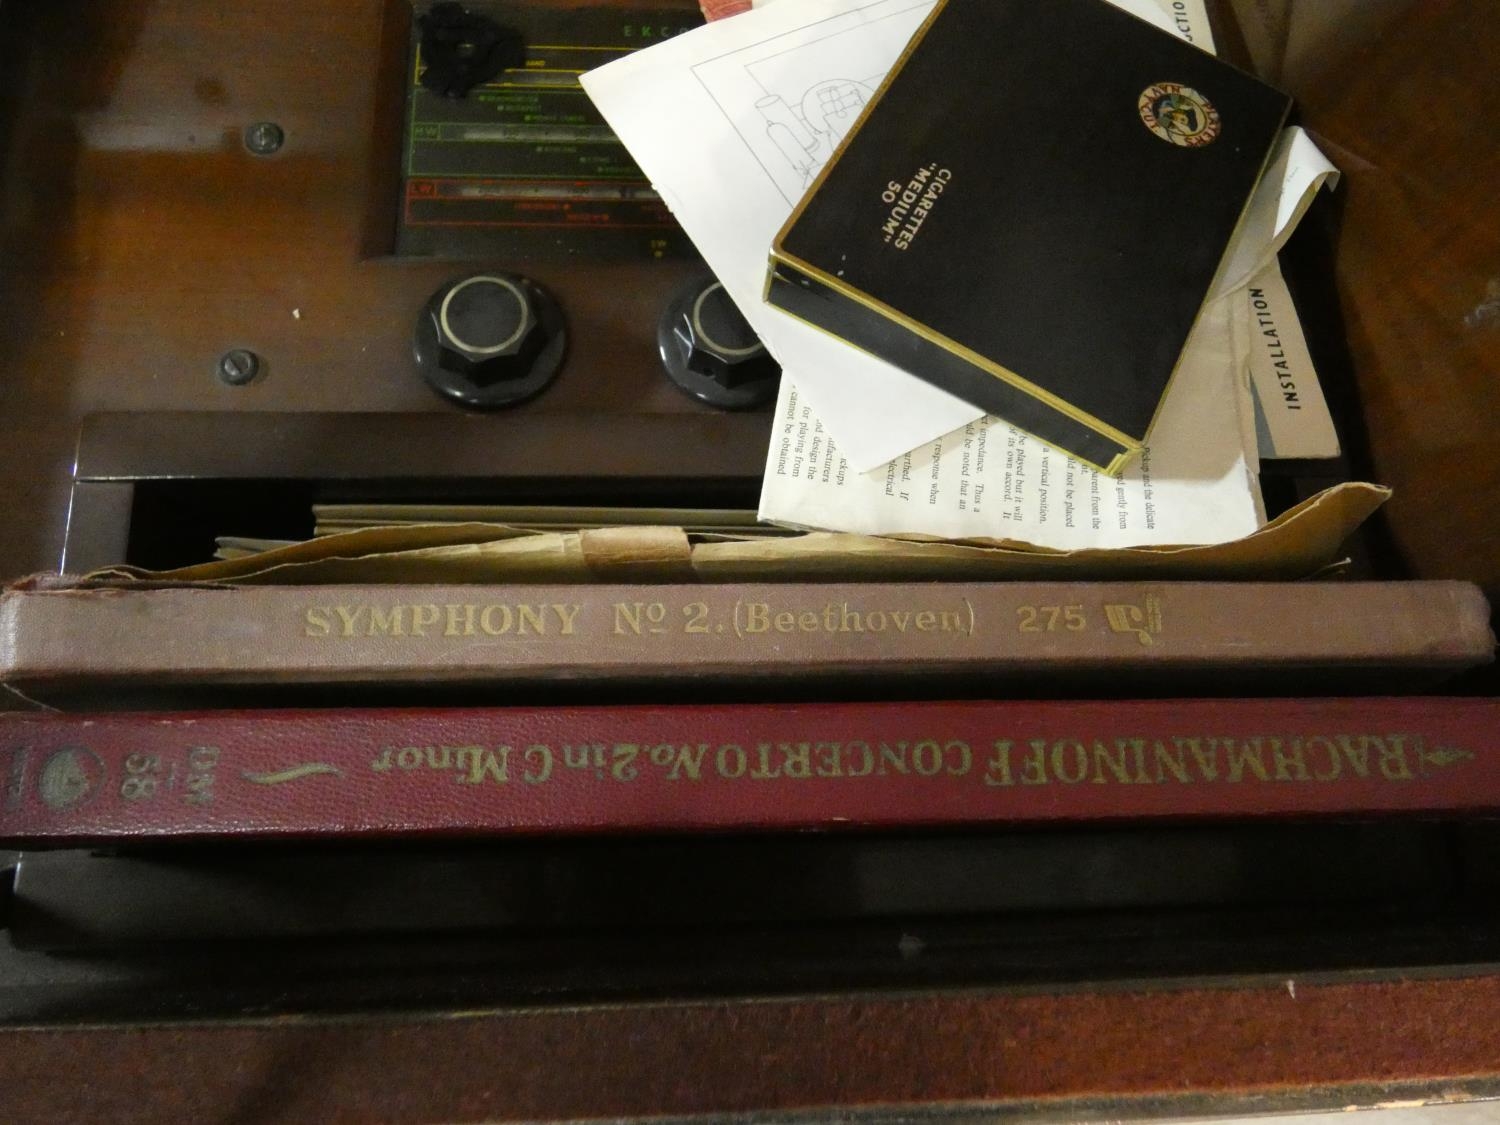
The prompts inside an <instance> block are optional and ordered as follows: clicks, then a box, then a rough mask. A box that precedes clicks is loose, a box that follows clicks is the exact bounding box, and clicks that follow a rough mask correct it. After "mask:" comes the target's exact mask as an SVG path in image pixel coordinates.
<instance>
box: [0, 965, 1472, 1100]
mask: <svg viewBox="0 0 1500 1125" xmlns="http://www.w3.org/2000/svg"><path fill="white" fill-rule="evenodd" d="M1497 1010H1500V978H1495V977H1474V978H1468V979H1463V978H1458V979H1428V980H1404V981H1367V982H1363V983H1357V984H1355V983H1348V984H1330V983H1317V982H1312V981H1306V980H1300V981H1284V980H1263V981H1255V982H1241V983H1239V984H1233V983H1227V982H1226V983H1220V984H1202V983H1199V984H1196V985H1184V986H1182V987H1159V988H1154V989H1147V988H1141V987H1134V988H1131V987H1121V988H1118V989H1114V990H1105V991H1091V992H1066V991H1064V992H1061V993H1053V994H1045V995H1044V994H1029V995H1028V994H1017V993H1000V992H997V993H984V992H980V993H967V994H944V993H934V992H928V993H920V994H915V995H908V996H893V997H883V998H882V997H871V996H850V997H843V998H823V999H795V1000H764V1001H718V1002H715V1001H710V1002H703V1003H685V1004H640V1005H626V1006H620V1007H583V1008H574V1009H565V1010H556V1009H554V1010H545V1009H539V1010H508V1011H497V1012H488V1013H486V1012H471V1013H454V1014H450V1015H435V1016H430V1017H426V1018H421V1017H417V1018H413V1017H406V1018H394V1017H391V1018H381V1017H364V1018H360V1019H357V1020H345V1021H338V1020H321V1019H320V1020H294V1021H285V1020H283V1021H264V1022H259V1023H246V1024H199V1025H167V1026H157V1027H152V1026H149V1025H147V1026H141V1027H135V1028H116V1029H80V1030H42V1029H39V1030H19V1031H12V1032H6V1033H4V1034H0V1047H3V1049H0V1089H3V1090H4V1095H3V1099H4V1103H5V1104H6V1105H7V1106H9V1107H10V1109H11V1113H10V1115H9V1116H10V1117H11V1118H12V1119H15V1120H28V1121H68V1122H74V1123H78V1125H84V1123H88V1122H95V1121H99V1122H110V1123H111V1125H144V1123H147V1122H184V1121H203V1122H207V1121H226V1122H227V1121H235V1122H239V1121H243V1122H257V1123H259V1122H317V1123H320V1125H333V1123H336V1122H363V1121H381V1122H388V1123H392V1125H397V1123H400V1125H406V1123H417V1122H447V1123H460V1122H476V1123H477V1122H509V1121H538V1120H544V1119H545V1120H560V1121H579V1120H629V1119H637V1118H653V1119H660V1118H667V1119H673V1118H678V1117H686V1116H698V1117H700V1118H701V1119H703V1120H712V1121H723V1120H725V1118H726V1117H727V1116H729V1115H732V1114H759V1115H762V1117H761V1118H760V1119H772V1120H785V1115H802V1116H803V1118H804V1119H805V1120H809V1121H827V1120H831V1119H833V1118H834V1117H835V1116H837V1117H838V1119H839V1120H848V1119H851V1118H850V1116H849V1115H851V1114H854V1113H858V1112H859V1111H866V1112H875V1111H881V1110H885V1111H886V1112H887V1113H888V1114H889V1115H890V1117H889V1118H887V1120H889V1119H895V1118H897V1115H898V1114H899V1113H900V1112H901V1110H903V1109H905V1111H906V1113H907V1114H910V1113H912V1111H914V1110H915V1111H916V1112H917V1113H918V1114H920V1113H921V1112H923V1111H926V1112H928V1113H931V1114H932V1115H933V1118H934V1120H944V1119H948V1118H949V1116H950V1115H952V1114H955V1113H961V1112H963V1111H968V1112H970V1113H973V1114H975V1115H976V1116H975V1118H974V1119H975V1120H986V1121H993V1120H998V1119H1003V1118H1004V1117H1006V1116H1008V1115H1015V1116H1016V1117H1017V1118H1018V1119H1021V1120H1061V1121H1069V1120H1071V1121H1077V1120H1110V1119H1113V1120H1118V1119H1121V1118H1124V1117H1135V1116H1137V1115H1141V1114H1143V1113H1151V1114H1152V1115H1153V1116H1154V1115H1163V1114H1167V1113H1174V1112H1175V1113H1191V1114H1195V1115H1196V1114H1201V1113H1204V1112H1214V1111H1216V1112H1219V1113H1226V1112H1232V1111H1234V1110H1236V1109H1238V1110H1239V1111H1240V1112H1255V1111H1257V1110H1258V1111H1265V1110H1268V1109H1274V1108H1278V1107H1282V1106H1286V1105H1295V1106H1300V1107H1303V1108H1319V1109H1337V1108H1340V1107H1342V1106H1345V1105H1349V1104H1360V1103H1362V1104H1366V1105H1368V1104H1371V1103H1372V1102H1376V1101H1387V1102H1389V1101H1410V1100H1413V1099H1416V1100H1420V1099H1421V1098H1423V1097H1428V1098H1437V1097H1443V1096H1447V1097H1450V1098H1457V1097H1463V1096H1465V1095H1466V1094H1467V1095H1470V1096H1472V1095H1474V1094H1475V1093H1482V1092H1484V1091H1485V1090H1486V1089H1489V1088H1491V1087H1493V1085H1494V1083H1495V1081H1496V1079H1497V1077H1500V1021H1496V1020H1495V1019H1494V1013H1495V1012H1496V1011H1497ZM1216 1096H1217V1097H1219V1098H1223V1099H1225V1100H1223V1101H1220V1102H1217V1103H1216V1104H1215V1103H1211V1102H1210V1103H1205V1101H1204V1099H1206V1098H1208V1099H1212V1098H1215V1097H1216ZM1235 1097H1239V1098H1241V1099H1243V1100H1241V1101H1240V1102H1238V1103H1236V1102H1235V1101H1234V1100H1233V1098H1235ZM1195 1099H1196V1100H1195ZM853 1119H856V1120H857V1118H853ZM899 1119H901V1120H911V1119H912V1118H911V1117H910V1116H903V1117H900V1118H899Z"/></svg>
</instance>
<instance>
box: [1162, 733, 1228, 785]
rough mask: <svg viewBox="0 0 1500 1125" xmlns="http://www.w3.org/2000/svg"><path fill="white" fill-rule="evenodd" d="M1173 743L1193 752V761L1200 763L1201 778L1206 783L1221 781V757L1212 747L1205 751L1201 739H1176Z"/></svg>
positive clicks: (1199, 774)
mask: <svg viewBox="0 0 1500 1125" xmlns="http://www.w3.org/2000/svg"><path fill="white" fill-rule="evenodd" d="M1172 741H1173V742H1174V743H1176V744H1177V745H1178V746H1179V747H1186V748H1187V749H1188V750H1189V751H1191V753H1192V755H1193V761H1195V762H1197V763H1198V776H1199V777H1201V778H1203V780H1204V781H1218V780H1219V756H1218V755H1217V754H1215V753H1214V748H1213V747H1212V746H1210V747H1209V748H1208V749H1206V750H1205V749H1204V747H1203V740H1202V739H1201V738H1174V739H1173V740H1172Z"/></svg>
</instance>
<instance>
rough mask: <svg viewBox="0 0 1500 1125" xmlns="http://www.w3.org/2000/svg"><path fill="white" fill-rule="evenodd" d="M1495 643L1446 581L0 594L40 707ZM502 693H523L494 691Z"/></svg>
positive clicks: (1344, 657) (1307, 673) (1354, 662)
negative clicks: (296, 691) (321, 688)
mask: <svg viewBox="0 0 1500 1125" xmlns="http://www.w3.org/2000/svg"><path fill="white" fill-rule="evenodd" d="M1494 644H1495V638H1494V635H1493V634H1492V633H1491V631H1490V610H1489V606H1488V604H1487V603H1486V601H1485V599H1484V596H1483V594H1482V593H1481V592H1480V591H1479V589H1478V588H1477V587H1476V586H1473V585H1472V584H1469V583H1464V582H1441V581H1431V582H1287V583H1255V582H1178V583H1173V582H1098V583H1095V582H1088V583H1080V582H954V583H943V582H934V583H912V584H894V583H785V584H754V583H744V584H738V583H736V584H725V585H667V586H578V585H572V586H499V585H497V586H483V585H466V586H422V585H374V586H361V585H351V586H301V587H299V586H266V587H242V588H235V589H215V588H171V589H131V588H124V589H118V588H111V589H68V590H24V589H23V590H14V591H11V592H9V593H6V594H4V595H0V683H7V684H9V685H10V686H11V687H12V689H13V690H14V691H17V692H19V693H21V694H22V695H24V696H27V697H28V698H37V699H41V700H43V701H46V700H47V699H48V698H49V694H48V693H49V692H52V691H56V692H57V693H58V694H57V696H56V698H57V699H60V700H61V699H66V698H67V697H68V693H69V692H70V691H74V692H76V691H78V689H85V690H87V689H91V688H96V687H99V686H105V685H111V684H117V685H120V686H122V687H124V688H138V689H141V690H152V689H155V690H161V689H162V688H163V687H165V686H170V685H187V686H193V685H196V686H199V687H207V688H216V687H219V686H221V685H226V684H238V685H261V686H265V685H279V684H323V685H329V684H344V685H351V684H367V685H369V684H376V685H381V687H382V688H384V687H387V686H391V685H398V684H401V685H420V684H431V683H440V684H469V685H498V684H507V683H509V684H518V685H519V684H538V683H556V682H567V681H572V682H575V683H578V682H583V683H587V684H588V685H589V686H590V687H592V686H593V685H596V684H598V683H600V682H605V681H613V682H629V683H639V682H644V681H656V682H664V683H667V684H669V685H671V687H672V688H673V690H674V692H676V693H679V694H680V693H681V691H682V690H684V689H687V688H688V687H689V685H692V684H695V683H702V682H721V683H724V682H730V683H741V682H746V681H764V680H780V681H781V682H783V683H787V682H791V683H798V684H801V683H809V682H819V681H824V680H829V679H842V680H843V681H844V682H849V681H851V680H853V681H856V682H858V681H859V680H861V679H862V678H866V677H876V676H881V675H884V676H889V677H900V678H901V679H902V680H903V681H905V680H908V679H909V678H910V677H912V676H922V675H925V676H928V677H933V676H951V675H954V674H966V675H968V676H970V677H984V678H986V680H987V682H992V683H994V684H997V685H998V684H1000V683H1002V682H1007V683H1014V682H1017V681H1035V680H1036V679H1038V678H1044V679H1048V682H1051V683H1054V684H1055V683H1056V682H1059V681H1058V677H1059V676H1065V675H1075V676H1077V675H1086V676H1089V677H1092V678H1093V679H1094V680H1098V679H1101V678H1102V679H1105V680H1106V681H1107V680H1108V678H1109V677H1110V676H1112V675H1113V676H1118V675H1119V674H1125V673H1128V674H1130V675H1132V676H1133V677H1135V679H1136V680H1137V681H1141V680H1145V681H1147V682H1148V683H1155V684H1156V685H1157V690H1156V691H1150V692H1144V693H1143V694H1156V695H1178V694H1193V692H1191V691H1187V690H1186V689H1185V688H1174V687H1173V686H1172V685H1173V684H1175V683H1177V682H1178V680H1179V679H1180V678H1181V677H1183V676H1184V675H1190V674H1195V673H1196V674H1197V675H1198V676H1199V677H1200V679H1201V678H1204V676H1205V674H1206V675H1207V676H1208V677H1212V676H1216V675H1217V674H1218V673H1220V672H1225V671H1228V672H1235V673H1237V674H1239V675H1241V676H1266V675H1275V676H1280V677H1281V679H1282V680H1283V681H1289V684H1290V686H1291V688H1292V690H1296V691H1300V692H1301V693H1306V691H1307V690H1308V689H1309V687H1312V688H1313V689H1314V690H1317V689H1316V684H1317V683H1318V682H1319V681H1318V680H1317V679H1316V678H1311V679H1310V677H1311V676H1313V674H1314V673H1317V672H1318V671H1320V670H1322V671H1329V670H1332V671H1342V672H1345V673H1350V672H1353V673H1358V674H1359V676H1360V677H1362V679H1361V680H1360V682H1361V683H1363V685H1364V686H1363V691H1364V693H1366V694H1368V693H1370V692H1372V691H1385V690H1397V691H1409V690H1410V685H1411V682H1412V680H1413V677H1414V676H1416V675H1418V674H1422V673H1428V674H1431V675H1432V678H1433V679H1436V678H1439V676H1440V675H1441V674H1445V673H1451V672H1453V671H1457V670H1459V669H1462V668H1466V667H1470V666H1473V665H1475V664H1480V663H1485V662H1488V661H1490V660H1491V659H1493V652H1494ZM1393 669H1394V670H1397V672H1398V675H1397V676H1395V677H1391V676H1389V675H1387V676H1386V678H1385V680H1384V681H1379V680H1377V681H1374V682H1371V680H1370V674H1371V673H1372V672H1379V671H1381V670H1384V671H1385V672H1387V673H1389V672H1390V670H1393ZM1346 678H1347V677H1346ZM1209 682H1210V684H1211V683H1212V682H1213V680H1212V679H1211V678H1210V679H1209ZM1388 685H1389V686H1388ZM1210 690H1212V689H1211V688H1210ZM1338 690H1339V691H1348V690H1349V688H1348V687H1347V686H1343V685H1340V686H1339V688H1338ZM203 694H205V695H207V694H211V693H207V692H205V693H203ZM987 694H1004V693H1003V692H999V691H994V692H990V693H987ZM1075 694H1086V693H1083V692H1075ZM1320 694H1327V692H1321V693H1320ZM497 701H498V700H497ZM512 701H515V702H522V700H514V699H509V698H507V699H505V700H504V702H512ZM193 705H196V703H194V704H193Z"/></svg>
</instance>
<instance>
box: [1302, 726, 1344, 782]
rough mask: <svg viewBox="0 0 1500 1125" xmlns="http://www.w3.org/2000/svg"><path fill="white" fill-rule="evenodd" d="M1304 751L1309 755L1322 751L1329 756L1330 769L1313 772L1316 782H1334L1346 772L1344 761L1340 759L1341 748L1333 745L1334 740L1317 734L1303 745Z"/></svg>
mask: <svg viewBox="0 0 1500 1125" xmlns="http://www.w3.org/2000/svg"><path fill="white" fill-rule="evenodd" d="M1303 749H1304V750H1306V751H1307V753H1309V754H1312V753H1313V752H1315V751H1318V750H1321V751H1322V752H1323V753H1325V754H1327V755H1328V768H1327V769H1326V770H1319V769H1315V770H1313V780H1314V781H1332V780H1334V779H1335V778H1336V777H1338V776H1339V774H1341V773H1343V772H1344V759H1343V758H1341V757H1339V748H1338V747H1337V746H1335V745H1334V744H1333V739H1331V738H1324V737H1323V736H1322V735H1321V734H1315V735H1313V736H1312V737H1311V738H1309V739H1308V740H1307V741H1306V742H1305V743H1303Z"/></svg>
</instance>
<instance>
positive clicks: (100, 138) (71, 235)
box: [0, 0, 757, 578]
mask: <svg viewBox="0 0 1500 1125" xmlns="http://www.w3.org/2000/svg"><path fill="white" fill-rule="evenodd" d="M667 2H668V4H671V3H673V2H676V3H678V4H680V6H682V7H683V8H684V9H685V10H692V8H693V5H692V4H691V3H689V2H687V0H667ZM410 12H411V5H410V3H409V2H407V0H320V2H319V3H315V4H301V5H288V4H287V3H285V2H284V0H235V2H234V3H229V4H203V3H200V2H198V0H10V2H7V3H5V4H4V5H3V6H0V143H3V145H4V151H5V153H6V160H5V163H4V165H3V168H0V245H3V250H4V258H5V265H4V269H3V276H0V301H3V305H4V310H5V311H4V315H3V316H0V420H3V427H4V440H0V496H3V497H4V501H3V504H4V511H5V512H6V513H7V516H8V518H7V520H6V524H7V527H6V532H7V534H6V535H5V536H3V537H0V577H4V578H9V577H13V576H14V575H16V574H17V573H19V572H21V571H26V570H34V569H41V568H50V567H54V566H55V565H56V563H57V557H58V552H59V549H60V547H61V543H62V530H63V526H64V520H65V517H66V513H67V503H68V477H69V470H70V467H71V462H72V458H73V450H74V444H75V440H76V435H77V433H78V428H79V424H80V421H81V419H82V418H83V416H84V415H86V414H88V413H92V412H96V411H106V410H131V411H156V410H179V411H184V410H185V411H228V412H240V411H297V412H325V411H356V412H357V411H383V412H403V413H406V412H417V413H424V414H438V415H442V416H446V417H450V418H453V419H454V421H455V423H461V424H464V425H465V426H466V427H469V428H467V429H466V431H465V432H466V433H468V434H470V435H472V433H473V429H472V426H473V423H474V419H473V418H470V417H464V416H463V415H462V412H461V411H459V410H458V409H457V408H454V407H450V406H448V405H447V404H445V403H444V402H443V401H441V400H440V399H438V398H437V396H436V395H434V394H433V392H432V391H430V390H429V389H428V388H427V386H426V385H425V384H424V383H423V382H422V380H421V379H420V378H419V377H418V375H417V373H416V370H415V368H414V366H413V363H412V359H411V333H412V327H413V325H414V323H415V320H416V316H417V314H418V312H419V310H420V309H421V307H422V305H423V303H424V302H425V301H426V299H427V297H428V296H429V295H430V294H431V293H432V291H433V290H434V289H435V288H436V287H437V286H438V285H439V284H441V283H442V282H443V281H444V280H446V279H447V278H449V277H452V276H454V275H458V274H463V273H468V272H473V271H474V270H476V269H479V268H483V267H485V266H491V267H495V268H506V269H512V270H518V271H520V272H525V273H528V274H530V275H532V276H535V277H536V278H537V279H538V280H540V281H542V282H543V283H544V284H546V285H547V286H548V287H550V288H551V289H553V291H554V292H555V293H557V295H558V297H559V298H560V300H561V302H562V304H563V307H564V310H565V313H566V316H567V318H568V321H569V327H570V343H569V356H568V359H567V361H566V364H565V368H564V370H563V372H562V374H561V376H560V377H559V378H558V380H557V381H556V382H555V383H554V384H553V385H552V386H551V387H550V388H549V389H548V390H547V391H546V392H544V393H543V394H542V396H541V397H540V398H538V399H536V400H534V401H533V402H532V403H529V404H527V405H525V406H523V407H520V408H518V409H515V410H512V411H507V412H505V413H503V414H500V415H495V416H491V417H486V418H484V419H482V420H481V424H482V425H484V426H486V427H487V428H488V429H489V430H490V431H491V432H492V435H493V440H494V441H495V442H496V443H504V442H506V441H507V439H508V435H510V434H512V433H515V432H518V431H520V430H526V429H529V428H534V427H535V426H537V425H541V426H542V427H543V428H545V425H546V423H545V421H541V422H538V419H545V417H546V416H547V415H557V414H570V413H588V412H597V411H607V412H615V413H632V414H662V413H665V414H674V415H681V416H693V415H698V416H702V415H712V414H714V413H715V412H714V411H712V410H710V409H709V408H707V407H703V406H700V405H698V404H697V403H695V402H693V401H691V400H689V399H688V398H687V397H686V396H685V395H683V394H682V393H681V392H680V391H678V390H677V389H676V388H675V387H674V386H673V385H672V384H671V383H670V382H669V381H668V380H667V378H666V377H665V376H664V375H663V374H662V373H661V370H660V364H659V360H658V358H657V354H656V343H655V332H656V324H657V318H658V315H659V313H660V311H661V310H662V308H663V307H664V306H665V304H666V302H667V299H668V297H669V296H670V294H671V292H672V290H673V288H674V287H675V286H676V285H677V284H678V283H679V282H680V281H681V279H682V278H684V277H685V276H686V274H687V273H688V272H689V271H691V270H692V269H694V268H695V267H694V264H693V263H692V262H690V261H683V260H677V261H665V260H664V261H659V262H651V261H645V260H642V261H639V262H616V263H611V264H599V263H594V262H587V263H577V262H570V261H564V260H560V259H553V260H548V261H531V260H522V261H506V262H484V261H467V262H455V261H430V260H412V259H397V258H393V257H390V256H387V254H386V251H388V250H389V248H390V246H391V245H392V244H393V240H394V230H395V214H396V213H395V208H396V198H397V175H398V169H399V158H400V139H401V138H400V125H401V112H400V106H401V104H402V98H403V96H404V85H403V83H404V76H405V64H406V48H407V43H406V36H407V32H408V26H409V25H408V22H407V21H408V20H409V19H410ZM261 120H272V121H276V122H278V123H279V124H280V125H281V126H282V127H283V129H284V130H285V132H286V143H285V145H284V147H283V148H282V149H281V151H280V152H278V153H276V154H275V155H273V156H270V157H257V156H254V155H251V154H250V153H249V152H248V151H247V150H246V149H245V147H244V145H243V143H242V141H241V135H242V131H243V129H244V127H245V126H246V125H248V124H250V123H252V122H255V121H261ZM232 347H249V348H252V349H254V350H255V351H257V352H258V353H260V355H261V356H262V358H263V360H264V362H265V365H266V368H265V371H264V373H263V374H262V376H261V377H260V378H259V379H257V380H256V381H255V382H254V383H252V384H250V385H248V386H244V387H238V388H236V387H230V386H226V385H225V384H223V383H221V382H220V381H219V380H218V379H217V378H216V376H215V365H216V362H217V360H218V357H219V356H220V355H221V354H222V353H223V352H224V351H226V350H227V349H229V348H232ZM684 437H685V440H684V448H682V449H680V450H672V449H671V448H670V446H668V447H662V446H656V447H653V448H651V449H643V450H640V451H638V456H639V457H640V458H641V459H642V461H643V462H649V463H652V464H656V463H659V462H660V461H661V459H662V458H663V457H665V456H671V455H680V457H681V458H682V461H683V464H684V469H683V472H684V475H686V476H691V475H692V472H693V465H692V456H693V449H692V448H691V434H690V433H688V434H685V435H684ZM345 440H347V437H346V439H345ZM356 440H357V439H356ZM597 440H598V441H599V442H601V443H607V442H608V441H609V440H610V438H609V434H608V433H607V432H605V433H601V434H599V435H598V437H597ZM588 455H589V451H588V449H587V448H582V447H581V448H579V449H578V450H577V456H578V458H579V459H580V461H586V460H587V458H588ZM756 467H757V466H755V465H753V464H747V466H746V468H747V469H750V470H753V469H755V468H756Z"/></svg>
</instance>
